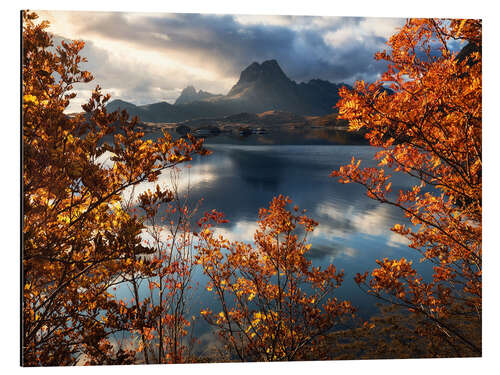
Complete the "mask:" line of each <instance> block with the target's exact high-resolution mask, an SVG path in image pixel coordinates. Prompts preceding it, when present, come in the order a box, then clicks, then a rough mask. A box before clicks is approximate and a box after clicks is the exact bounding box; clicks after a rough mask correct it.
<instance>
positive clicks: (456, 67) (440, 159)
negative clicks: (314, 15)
mask: <svg viewBox="0 0 500 375" xmlns="http://www.w3.org/2000/svg"><path fill="white" fill-rule="evenodd" d="M457 42H467V43H468V44H467V46H466V47H465V48H464V49H463V50H462V51H461V52H460V54H456V53H455V52H452V48H451V44H452V43H457ZM387 44H388V46H389V48H390V51H389V52H387V51H383V52H379V53H377V54H376V59H378V60H383V61H386V62H387V63H388V68H387V71H386V72H385V73H384V74H383V75H382V77H381V79H380V80H379V81H377V82H375V83H373V84H370V85H367V84H365V83H364V82H357V83H356V85H355V87H354V89H353V90H348V89H346V88H343V89H342V90H341V92H340V93H341V97H342V99H341V101H340V102H339V104H338V106H339V112H340V115H341V117H342V118H344V119H346V120H348V121H349V124H350V129H352V130H359V129H364V130H365V131H366V132H367V135H366V136H367V138H368V139H369V141H370V144H371V145H373V146H377V147H380V148H381V150H380V151H379V152H377V154H376V158H377V159H378V160H379V164H378V167H376V168H360V162H359V161H356V160H354V158H353V160H352V162H351V164H350V165H346V166H343V167H340V169H339V170H337V171H334V172H333V173H332V176H336V177H339V178H340V182H343V183H350V182H355V183H358V184H361V185H363V186H365V188H366V192H367V194H368V196H369V197H371V198H373V199H375V200H378V201H380V202H382V203H387V204H391V205H394V206H396V207H399V208H400V209H401V210H403V212H404V213H405V214H406V216H407V217H408V218H409V219H410V220H411V223H412V224H414V226H413V227H411V226H407V225H400V224H397V225H395V226H394V227H393V228H392V230H393V231H394V232H396V233H399V234H401V235H403V236H406V237H407V238H408V239H409V240H410V245H409V246H410V247H412V248H414V249H416V250H418V251H420V252H421V253H422V255H423V260H424V261H426V262H432V263H434V274H433V278H432V280H431V281H424V279H423V278H422V277H421V276H420V275H419V274H418V273H417V271H416V270H415V268H414V266H413V265H412V262H410V261H408V260H406V259H404V258H402V259H399V260H389V259H383V260H379V261H377V263H378V265H379V268H376V269H374V270H373V271H372V272H371V275H370V277H369V275H368V272H366V273H364V274H358V276H357V278H356V281H357V282H358V284H359V285H360V286H361V287H362V288H364V289H365V290H366V291H367V292H368V293H371V294H373V295H375V296H377V297H378V298H381V299H383V300H386V301H389V302H391V303H393V304H398V305H401V306H403V307H406V308H408V309H409V310H410V311H411V312H413V313H414V314H416V315H417V318H416V319H417V320H419V321H422V324H421V325H420V326H419V329H418V333H419V334H420V335H422V336H428V337H429V339H430V340H433V341H434V344H439V345H444V346H452V347H454V348H456V347H462V348H463V347H465V348H466V349H467V351H468V352H470V351H472V353H474V354H475V355H480V353H481V339H480V329H481V310H482V300H481V296H482V294H481V287H482V265H481V259H482V257H481V254H482V250H481V244H482V240H481V228H482V226H481V212H482V195H481V189H482V158H481V137H482V135H481V121H482V115H481V110H482V105H481V98H482V94H481V87H482V81H481V67H482V63H481V21H478V20H451V21H444V20H434V19H412V20H409V21H408V22H407V23H406V25H405V26H404V27H403V28H402V29H401V30H400V31H399V32H398V33H396V34H395V35H393V36H392V37H391V38H390V40H389V41H388V43H387ZM383 85H385V86H387V85H388V86H389V87H390V88H391V89H392V90H393V91H394V93H393V94H388V93H387V92H386V91H385V90H384V89H383ZM387 170H393V171H395V172H400V173H405V174H406V175H408V176H412V177H415V178H416V179H418V181H419V183H418V184H416V185H415V186H413V187H412V188H411V189H409V190H407V191H399V194H393V193H392V191H391V175H390V174H388V173H387ZM421 318H424V319H421ZM471 327H472V329H471ZM471 332H476V333H475V334H470V333H471Z"/></svg>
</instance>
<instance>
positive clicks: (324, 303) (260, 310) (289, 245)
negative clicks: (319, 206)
mask: <svg viewBox="0 0 500 375" xmlns="http://www.w3.org/2000/svg"><path fill="white" fill-rule="evenodd" d="M290 203H291V201H290V199H288V198H285V197H283V196H281V195H280V196H279V197H276V198H274V199H273V201H272V202H271V204H270V206H269V209H264V208H262V209H261V210H260V212H259V222H258V224H259V228H258V229H257V230H256V232H255V237H254V242H255V246H251V245H249V244H245V243H241V242H232V243H231V242H229V241H227V240H226V239H224V238H223V237H222V236H217V235H215V234H214V233H213V232H212V231H211V230H210V225H211V221H215V223H218V222H220V221H221V216H220V214H217V213H212V215H211V219H212V220H206V219H205V220H203V221H202V230H201V232H200V236H201V238H202V242H201V244H200V247H199V250H198V261H199V262H200V263H201V264H202V266H203V271H204V273H205V274H206V275H207V276H208V277H209V279H210V282H209V284H208V286H207V289H208V290H209V291H213V293H214V294H215V296H216V298H217V300H218V301H219V302H220V305H221V307H222V311H220V312H217V313H215V312H212V311H209V310H204V311H202V315H203V316H204V317H205V319H206V320H207V321H208V322H209V323H210V324H212V325H214V326H215V327H216V328H217V329H218V332H219V335H220V336H221V337H222V339H223V340H224V341H225V342H226V344H227V345H228V348H229V349H230V350H231V351H232V353H233V354H234V355H235V356H237V358H239V359H240V360H251V361H277V360H285V361H290V360H298V359H304V358H305V357H304V356H305V355H306V354H307V353H308V352H310V351H314V350H315V349H314V348H315V345H314V344H315V343H316V341H317V340H319V339H321V338H324V336H325V335H326V334H328V333H329V332H331V330H332V328H333V327H334V326H335V325H336V324H337V323H338V322H339V321H340V320H341V318H343V317H347V316H350V315H352V314H353V313H354V308H353V307H352V306H351V304H350V303H349V302H348V301H338V300H337V299H336V298H333V297H332V296H331V293H332V291H333V290H334V289H336V288H337V287H339V286H340V284H341V283H342V280H343V276H344V274H343V272H337V271H336V269H335V267H334V266H333V265H330V266H328V267H327V268H326V269H324V270H321V269H320V268H317V267H312V266H311V262H310V261H309V260H307V258H306V256H305V255H306V253H307V252H308V250H309V249H310V246H311V245H310V244H307V242H306V239H307V234H308V233H310V232H312V231H313V230H314V227H315V226H316V225H317V223H316V222H314V221H313V220H312V219H310V218H308V217H307V216H305V215H298V214H294V213H293V212H291V211H289V210H288V209H287V207H286V206H287V205H288V204H290ZM294 211H298V208H297V207H295V208H294ZM299 229H300V230H301V231H302V233H303V234H302V235H301V236H300V237H299V235H298V233H300V231H299ZM316 359H318V358H316Z"/></svg>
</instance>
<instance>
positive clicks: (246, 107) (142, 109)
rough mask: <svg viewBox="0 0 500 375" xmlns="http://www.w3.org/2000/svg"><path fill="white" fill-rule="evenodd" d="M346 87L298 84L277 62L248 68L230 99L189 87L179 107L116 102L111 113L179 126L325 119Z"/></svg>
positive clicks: (314, 82) (316, 82)
mask: <svg viewBox="0 0 500 375" xmlns="http://www.w3.org/2000/svg"><path fill="white" fill-rule="evenodd" d="M342 86H345V85H344V84H335V83H331V82H329V81H324V80H320V79H313V80H310V81H309V82H301V83H296V82H295V81H293V80H291V79H290V78H288V76H287V75H286V74H285V73H284V72H283V70H282V69H281V67H280V66H279V64H278V62H277V61H276V60H267V61H264V62H263V63H261V64H259V63H257V62H253V63H252V64H250V65H249V66H248V67H247V68H245V69H244V70H243V71H242V72H241V74H240V78H239V80H238V82H237V83H236V84H235V85H234V86H233V87H232V88H231V90H229V92H228V93H227V95H214V94H210V93H208V92H206V91H202V90H200V91H196V89H195V88H194V87H192V86H188V87H186V88H185V89H184V90H183V91H182V93H181V95H180V96H179V98H178V99H177V100H176V102H175V104H169V103H167V102H160V103H154V104H149V105H142V106H136V105H134V104H132V103H127V102H124V101H123V100H114V101H112V102H110V103H109V104H108V106H107V108H108V109H110V110H115V109H118V108H120V109H126V110H127V111H128V112H129V113H130V114H131V115H136V116H138V117H139V118H140V119H141V120H142V121H149V122H179V121H184V120H191V119H196V118H202V117H205V118H207V117H221V116H229V115H234V114H238V113H242V112H248V113H261V112H265V111H286V112H292V113H295V114H298V115H302V116H323V115H326V114H329V113H332V112H334V108H333V107H334V106H335V104H336V103H337V101H338V100H339V94H338V91H339V89H340V87H342Z"/></svg>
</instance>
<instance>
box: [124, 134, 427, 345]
mask: <svg viewBox="0 0 500 375" xmlns="http://www.w3.org/2000/svg"><path fill="white" fill-rule="evenodd" d="M223 141H224V138H220V137H215V138H209V139H207V141H206V146H207V148H208V149H210V150H211V151H212V154H211V155H209V156H206V157H196V158H195V159H194V160H193V161H192V162H191V163H190V167H189V168H186V167H183V168H181V176H180V181H179V189H180V190H181V191H186V190H187V189H188V188H189V197H190V200H191V201H192V202H196V201H198V200H200V199H203V203H202V207H201V211H208V210H211V209H217V210H218V211H222V212H224V213H225V216H226V218H227V219H228V220H229V223H227V224H224V225H220V226H219V227H217V228H215V231H216V233H219V234H222V235H224V236H225V237H226V238H227V239H230V240H238V241H245V242H252V240H253V234H254V231H255V229H256V227H257V225H256V221H257V219H258V210H259V208H261V207H267V206H268V204H269V202H270V201H271V200H272V198H273V197H274V196H277V195H279V194H283V195H286V196H289V197H290V198H291V199H292V200H293V203H292V206H293V205H295V204H296V205H298V206H299V207H300V208H301V209H307V214H308V216H310V217H312V218H313V219H314V220H316V221H317V222H319V225H318V226H317V227H316V229H315V231H314V232H313V233H312V235H310V237H309V240H310V243H311V244H312V247H311V250H310V252H309V253H308V257H309V258H310V259H311V261H312V262H313V265H315V266H318V265H319V266H326V265H328V264H330V263H333V264H334V265H335V267H337V269H343V270H344V272H345V280H344V283H343V285H342V286H341V287H340V288H339V289H337V290H336V292H335V295H336V296H337V297H339V298H342V299H348V300H350V301H351V302H352V304H353V305H354V306H356V307H357V308H359V316H361V317H363V318H368V317H369V316H371V315H373V314H374V313H376V312H377V311H378V310H377V308H376V303H378V302H379V301H378V300H377V299H375V298H374V297H371V296H367V295H366V294H365V293H363V292H362V291H361V290H360V289H359V288H358V286H357V285H356V283H355V282H354V281H353V278H354V276H355V275H356V273H357V272H361V273H362V272H364V271H367V270H371V269H373V268H374V267H375V266H376V263H375V260H376V259H382V258H384V257H389V258H398V259H399V258H401V257H405V258H407V259H413V260H414V263H416V266H417V269H419V271H423V273H424V276H429V275H430V273H429V272H430V270H429V269H422V265H421V264H419V262H418V260H419V254H418V253H417V252H416V251H415V250H413V249H410V248H408V247H407V241H406V239H405V238H403V237H402V236H399V235H398V234H396V233H393V232H391V231H390V230H389V228H391V227H392V226H393V225H394V224H396V223H407V222H408V221H407V219H406V218H405V217H404V216H403V214H402V213H401V212H400V211H399V210H398V209H397V208H394V207H392V206H389V205H382V204H380V203H378V202H376V201H374V200H372V199H370V198H368V197H367V196H366V194H365V192H364V189H363V188H362V187H361V186H358V185H355V184H340V183H338V182H337V181H336V179H334V178H331V177H329V174H330V173H331V171H332V170H334V169H338V167H339V166H341V165H344V164H347V163H349V161H350V160H351V158H352V156H354V157H355V158H359V159H362V161H363V162H362V165H365V166H370V165H371V166H373V165H375V162H374V160H373V155H374V153H375V152H376V149H374V148H372V147H370V146H360V145H342V144H333V143H332V144H317V143H314V140H313V141H312V144H311V141H310V140H307V139H304V138H300V137H295V138H294V139H293V141H294V142H290V143H295V144H272V145H268V144H263V143H262V142H259V136H250V137H248V138H245V139H241V140H238V139H236V138H235V139H229V138H226V140H225V141H226V142H232V143H231V144H229V143H224V142H223ZM300 143H309V144H300ZM169 178H170V177H169V174H168V173H165V174H164V175H162V176H160V183H161V184H163V183H166V184H168V183H169ZM414 182H415V181H414V180H413V181H412V180H410V179H409V178H408V177H406V176H403V175H397V176H394V178H393V183H392V189H393V191H394V192H398V191H399V190H400V189H406V188H408V187H409V186H411V185H412V183H414ZM146 187H152V185H148V184H143V185H142V186H141V187H140V188H139V190H142V189H144V188H146ZM193 280H194V282H199V283H200V287H199V288H198V289H197V290H196V291H195V292H194V295H193V309H192V312H193V314H197V313H198V312H199V311H200V309H201V308H202V307H203V308H206V307H210V308H211V309H212V310H213V311H219V310H218V307H217V305H216V304H214V301H213V295H212V294H211V293H209V292H207V291H206V290H204V287H203V286H204V284H205V282H206V280H205V279H204V277H203V275H201V272H200V271H199V270H198V271H197V272H195V274H194V277H193ZM123 292H125V291H123ZM119 294H121V293H119ZM207 332H208V327H207V326H206V325H204V324H203V323H200V324H199V325H198V327H196V330H195V333H196V335H197V336H202V337H203V336H204V337H208V336H209V335H207V334H206V333H207Z"/></svg>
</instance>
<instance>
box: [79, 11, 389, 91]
mask: <svg viewBox="0 0 500 375" xmlns="http://www.w3.org/2000/svg"><path fill="white" fill-rule="evenodd" d="M281 20H282V21H283V24H280V25H276V24H264V23H250V24H242V23H240V22H238V18H237V16H231V15H226V16H220V15H200V14H169V15H165V17H157V16H148V15H142V16H134V17H128V16H127V14H124V13H109V14H107V15H106V16H105V17H102V16H99V17H92V16H89V19H87V20H86V22H85V24H82V25H81V28H80V30H81V31H82V32H85V33H86V34H88V33H92V34H94V35H96V36H98V37H106V38H112V39H115V40H120V41H126V42H128V43H134V44H137V45H140V46H142V47H147V48H151V49H155V50H159V51H163V52H167V53H169V54H172V55H175V56H176V57H178V56H180V57H183V58H185V59H189V63H190V64H192V65H196V66H201V67H203V68H206V69H211V70H215V71H217V72H218V73H219V74H221V75H224V76H234V77H237V76H238V74H239V72H240V71H241V70H242V69H243V68H245V67H246V66H248V65H249V64H250V63H251V62H253V61H263V60H266V59H276V60H278V62H279V63H280V65H281V66H282V68H283V69H284V71H285V73H286V74H288V75H289V77H290V78H292V79H294V80H297V81H304V80H309V79H312V78H322V79H328V80H331V81H333V82H341V81H342V82H352V81H353V80H354V79H359V78H363V79H366V80H373V79H376V76H377V74H378V73H380V72H382V71H383V70H384V69H385V66H384V64H383V63H381V62H375V61H374V60H373V54H374V52H375V51H377V50H380V49H381V48H383V43H384V42H385V39H384V38H382V37H380V36H377V35H375V34H364V35H362V37H359V36H358V37H356V36H355V35H353V36H352V38H348V39H347V41H346V42H345V43H341V44H339V45H338V46H337V45H335V44H332V43H328V41H327V40H325V39H327V38H325V35H327V33H335V32H337V31H339V30H342V29H344V28H347V27H349V28H352V29H353V30H356V27H360V28H361V23H362V22H363V20H364V19H363V18H336V19H330V20H329V19H328V18H321V19H320V18H318V17H282V18H281ZM318 20H320V21H323V20H324V21H325V22H317V21H318ZM314 23H317V24H318V25H317V26H311V25H313V24H314Z"/></svg>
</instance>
